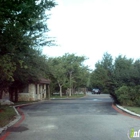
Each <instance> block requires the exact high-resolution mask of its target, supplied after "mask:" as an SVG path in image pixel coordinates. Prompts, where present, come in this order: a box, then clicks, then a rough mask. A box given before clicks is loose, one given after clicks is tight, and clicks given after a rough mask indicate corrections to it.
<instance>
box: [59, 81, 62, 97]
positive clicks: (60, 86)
mask: <svg viewBox="0 0 140 140" xmlns="http://www.w3.org/2000/svg"><path fill="white" fill-rule="evenodd" d="M59 88H60V97H62V85H60V84H59Z"/></svg>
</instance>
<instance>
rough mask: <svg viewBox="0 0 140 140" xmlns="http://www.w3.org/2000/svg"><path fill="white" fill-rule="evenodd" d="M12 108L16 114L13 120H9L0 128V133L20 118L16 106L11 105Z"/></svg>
mask: <svg viewBox="0 0 140 140" xmlns="http://www.w3.org/2000/svg"><path fill="white" fill-rule="evenodd" d="M13 108H14V110H15V112H16V114H17V115H16V116H15V117H16V118H15V119H14V120H13V121H11V122H10V123H9V124H7V125H5V126H4V127H2V128H0V134H1V133H2V132H3V131H5V130H7V129H8V127H11V126H12V125H14V124H15V123H16V122H18V121H19V120H20V119H21V116H20V114H19V113H18V111H17V109H16V107H15V106H13Z"/></svg>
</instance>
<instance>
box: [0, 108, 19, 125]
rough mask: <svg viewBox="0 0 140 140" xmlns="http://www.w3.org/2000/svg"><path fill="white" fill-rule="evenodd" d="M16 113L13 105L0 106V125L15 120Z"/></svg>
mask: <svg viewBox="0 0 140 140" xmlns="http://www.w3.org/2000/svg"><path fill="white" fill-rule="evenodd" d="M16 115H17V114H16V112H15V110H14V108H13V107H10V106H0V127H3V126H5V125H6V124H8V123H9V122H10V121H12V120H14V119H15V116H16Z"/></svg>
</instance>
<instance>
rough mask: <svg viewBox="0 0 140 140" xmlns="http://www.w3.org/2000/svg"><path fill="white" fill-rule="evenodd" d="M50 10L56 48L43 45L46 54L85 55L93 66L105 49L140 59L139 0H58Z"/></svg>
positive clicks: (115, 53) (50, 33)
mask: <svg viewBox="0 0 140 140" xmlns="http://www.w3.org/2000/svg"><path fill="white" fill-rule="evenodd" d="M56 2H57V3H58V6H56V7H55V8H53V9H52V10H51V14H52V15H51V18H50V19H49V21H48V27H49V29H50V30H51V31H50V32H49V36H52V37H56V42H57V44H58V46H57V47H50V48H49V47H45V48H44V49H43V53H44V54H46V55H48V56H53V57H55V56H62V55H63V54H65V53H75V54H76V55H84V56H86V57H88V58H89V59H88V60H87V61H86V65H89V66H90V68H93V69H94V65H95V63H96V62H97V61H98V60H101V59H102V56H103V54H104V53H105V52H108V53H110V54H111V55H112V56H113V57H114V58H115V57H116V56H118V55H119V54H122V55H126V56H127V57H128V58H134V59H137V58H140V0H57V1H56Z"/></svg>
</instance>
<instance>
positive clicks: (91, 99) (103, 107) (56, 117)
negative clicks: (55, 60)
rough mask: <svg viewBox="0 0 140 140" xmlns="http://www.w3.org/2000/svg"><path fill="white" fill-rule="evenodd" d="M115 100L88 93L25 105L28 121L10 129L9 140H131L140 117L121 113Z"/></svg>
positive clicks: (138, 125)
mask: <svg viewBox="0 0 140 140" xmlns="http://www.w3.org/2000/svg"><path fill="white" fill-rule="evenodd" d="M112 102H113V101H112V99H111V98H110V96H109V95H105V94H101V95H92V94H91V93H88V94H87V96H86V97H84V98H79V99H65V100H64V99H63V100H60V99H58V100H51V101H43V102H40V103H36V104H33V105H30V106H26V107H23V108H22V111H23V112H24V114H25V120H24V121H23V122H22V123H21V124H20V125H19V127H12V128H9V129H8V131H7V133H8V132H10V133H8V134H7V137H6V140H128V136H127V133H129V131H130V130H131V128H137V129H140V120H139V119H136V118H133V117H130V116H125V115H123V114H120V113H119V112H117V111H116V110H115V109H114V108H113V107H112ZM132 139H135V138H132ZM136 139H140V138H136Z"/></svg>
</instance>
